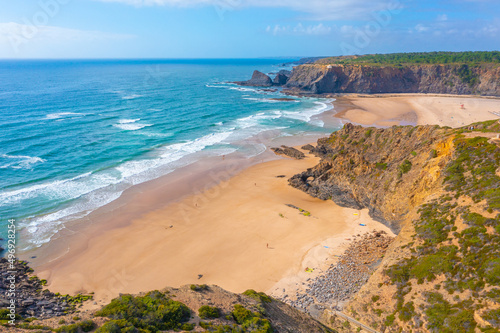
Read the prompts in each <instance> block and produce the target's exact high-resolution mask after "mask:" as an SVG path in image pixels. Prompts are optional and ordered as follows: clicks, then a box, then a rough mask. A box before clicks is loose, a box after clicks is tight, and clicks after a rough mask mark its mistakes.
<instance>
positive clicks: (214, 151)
mask: <svg viewBox="0 0 500 333" xmlns="http://www.w3.org/2000/svg"><path fill="white" fill-rule="evenodd" d="M285 61H287V60H284V59H280V60H276V59H270V60H266V59H259V60H255V59H253V60H247V59H244V60H242V59H239V60H238V59H236V60H228V59H224V60H147V61H146V60H137V61H133V60H113V61H112V60H57V61H55V60H37V61H35V60H29V61H28V60H19V61H7V60H5V61H0V217H1V220H0V237H3V238H5V237H6V236H7V230H8V229H7V224H8V220H9V219H15V220H16V225H17V228H18V231H22V232H23V239H22V240H21V242H20V243H21V249H20V250H27V249H30V248H33V247H37V246H41V245H42V244H44V243H46V242H48V241H50V239H51V237H52V236H53V235H54V234H55V233H56V232H57V231H58V230H60V229H61V228H62V227H63V226H64V223H66V222H68V221H71V220H74V219H77V218H81V217H84V216H86V215H87V214H89V213H90V212H92V211H93V210H95V209H97V208H99V207H101V206H103V205H105V204H108V203H110V202H112V201H113V200H116V199H117V198H119V197H120V195H121V194H122V193H123V191H125V190H126V189H127V188H129V187H131V186H133V185H136V184H140V183H143V182H145V181H149V180H152V179H155V178H157V177H160V176H162V175H165V174H168V173H170V172H172V171H173V170H176V169H178V168H182V167H183V166H186V165H189V164H191V163H193V162H195V161H197V160H199V159H200V158H204V157H206V156H220V155H228V154H231V153H235V152H238V153H239V154H242V155H243V156H247V157H249V158H250V157H254V156H257V155H258V154H261V153H263V152H264V151H265V150H266V146H265V144H263V143H262V142H260V141H259V140H255V138H256V137H258V135H259V134H260V133H263V132H266V133H272V135H274V136H275V137H286V136H295V135H307V134H328V133H331V132H332V131H334V130H337V129H338V127H335V126H325V124H324V123H323V121H321V119H320V117H319V115H320V114H321V113H323V112H325V111H327V110H329V109H330V108H331V102H332V101H331V100H326V99H316V98H297V97H293V99H294V100H293V101H277V100H273V98H280V97H283V95H282V94H280V92H279V91H276V92H275V91H269V90H268V89H261V88H260V89H259V88H254V87H239V86H237V85H235V84H232V83H229V82H233V81H238V80H246V79H249V78H250V76H251V74H252V72H253V70H255V69H257V70H260V71H262V72H264V73H270V72H277V71H279V70H281V69H290V68H289V67H282V66H281V65H279V64H280V63H283V62H285ZM337 126H338V125H337Z"/></svg>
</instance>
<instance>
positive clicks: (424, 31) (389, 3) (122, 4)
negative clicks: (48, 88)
mask: <svg viewBox="0 0 500 333" xmlns="http://www.w3.org/2000/svg"><path fill="white" fill-rule="evenodd" d="M499 49H500V1H499V0H15V1H13V0H0V58H9V59H10V58H19V59H23V58H49V59H53V58H87V59H88V58H101V59H102V58H134V59H138V58H156V59H157V58H270V57H306V56H335V55H349V54H370V53H393V52H420V51H491V50H499Z"/></svg>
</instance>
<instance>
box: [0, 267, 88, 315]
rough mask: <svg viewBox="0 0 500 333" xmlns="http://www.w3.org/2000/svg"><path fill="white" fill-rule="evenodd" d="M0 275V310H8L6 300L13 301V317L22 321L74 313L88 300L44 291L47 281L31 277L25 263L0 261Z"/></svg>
mask: <svg viewBox="0 0 500 333" xmlns="http://www.w3.org/2000/svg"><path fill="white" fill-rule="evenodd" d="M0 272H1V273H0V307H1V308H5V309H8V307H9V306H10V304H11V302H10V300H11V299H15V314H16V315H19V316H21V317H23V318H27V317H36V318H38V319H45V318H52V317H58V316H63V315H66V314H70V313H74V312H76V311H77V308H78V307H79V306H80V305H81V304H82V303H83V302H84V301H87V300H90V299H92V296H91V295H77V296H74V297H73V296H69V295H60V294H55V293H53V292H51V291H49V290H47V289H44V285H45V284H46V283H47V281H45V280H40V279H39V278H38V277H37V276H35V275H33V274H32V272H33V269H31V268H30V267H29V266H28V263H27V262H25V261H19V260H14V261H13V262H12V263H11V262H9V261H8V260H7V259H6V258H0ZM12 284H14V286H15V287H14V288H12ZM9 295H11V296H13V297H11V298H9Z"/></svg>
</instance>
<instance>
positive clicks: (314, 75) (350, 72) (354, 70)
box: [285, 64, 500, 96]
mask: <svg viewBox="0 0 500 333" xmlns="http://www.w3.org/2000/svg"><path fill="white" fill-rule="evenodd" d="M285 87H287V88H288V89H290V90H291V91H298V92H308V93H313V94H325V93H366V94H374V93H436V94H456V95H464V94H477V95H486V96H500V67H494V66H487V65H484V66H478V67H472V66H468V65H412V66H386V67H383V66H380V67H379V66H362V65H319V64H306V65H301V66H297V67H295V68H294V70H293V72H292V75H291V77H290V78H289V80H288V81H287V83H286V85H285Z"/></svg>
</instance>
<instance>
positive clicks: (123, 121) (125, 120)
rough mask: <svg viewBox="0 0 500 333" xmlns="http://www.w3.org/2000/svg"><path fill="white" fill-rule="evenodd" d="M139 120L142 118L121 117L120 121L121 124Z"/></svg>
mask: <svg viewBox="0 0 500 333" xmlns="http://www.w3.org/2000/svg"><path fill="white" fill-rule="evenodd" d="M139 120H141V118H137V119H121V120H119V121H118V123H119V124H132V123H135V122H138V121H139Z"/></svg>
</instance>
